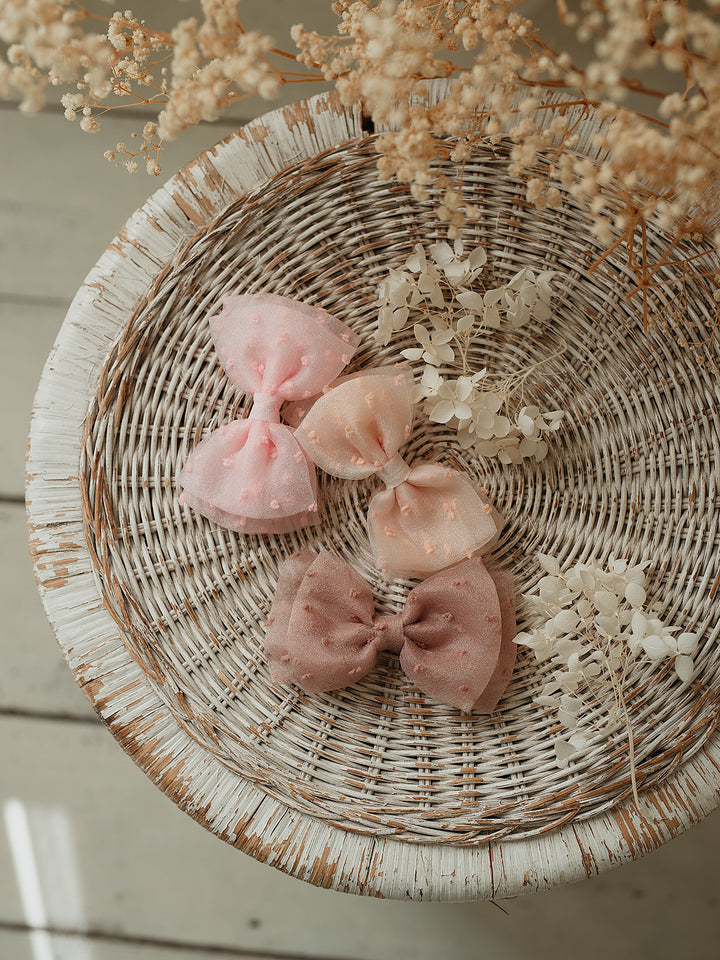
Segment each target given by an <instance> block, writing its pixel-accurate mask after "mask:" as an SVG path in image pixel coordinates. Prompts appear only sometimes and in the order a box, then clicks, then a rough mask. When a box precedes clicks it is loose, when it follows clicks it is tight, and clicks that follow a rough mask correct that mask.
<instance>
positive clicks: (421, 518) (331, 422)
mask: <svg viewBox="0 0 720 960" xmlns="http://www.w3.org/2000/svg"><path fill="white" fill-rule="evenodd" d="M412 387H413V377H412V372H411V371H410V369H409V368H408V367H406V366H395V367H379V368H377V369H374V370H370V371H367V372H361V373H359V374H355V375H351V376H349V377H347V378H344V379H343V380H341V381H340V383H339V384H338V385H337V386H334V387H332V388H331V389H330V390H328V392H327V393H325V394H324V395H323V396H321V397H319V398H318V399H317V400H316V402H315V404H314V405H313V406H312V408H311V409H310V411H309V413H308V414H307V416H306V417H305V419H304V420H303V421H302V423H301V424H300V426H299V427H298V428H297V430H296V431H295V436H296V437H297V439H298V441H299V442H300V444H301V445H302V447H303V448H304V450H305V452H306V453H307V454H308V456H309V457H311V459H313V460H314V461H315V463H316V464H317V465H318V466H319V467H321V468H322V469H323V470H325V471H326V472H327V473H331V474H333V475H334V476H337V477H345V478H346V479H354V480H360V479H363V478H365V477H369V476H372V474H374V473H376V474H377V475H378V476H379V477H380V478H381V479H382V480H383V481H384V483H385V486H386V489H385V490H382V491H380V492H378V493H376V494H375V495H374V496H373V498H372V500H371V501H370V505H369V507H368V534H369V537H370V545H371V548H372V549H373V551H374V553H375V555H376V557H377V560H378V563H379V565H380V567H381V569H382V571H383V573H385V574H386V575H405V576H423V575H425V574H428V573H432V572H433V571H435V570H441V569H442V568H443V567H448V566H450V565H451V564H453V563H457V562H458V561H459V560H462V559H464V558H466V557H469V556H471V555H472V554H473V553H475V552H476V551H478V550H481V549H483V548H484V547H487V546H489V545H490V543H492V541H493V540H494V539H495V538H496V537H497V534H498V532H499V530H500V529H501V527H502V524H503V519H502V517H501V516H500V514H499V513H498V512H497V510H495V509H494V507H493V506H492V505H491V504H490V503H489V501H488V500H487V499H486V498H485V497H483V495H482V494H481V493H480V491H479V490H478V489H477V487H476V486H475V485H474V484H473V483H472V482H471V481H470V480H469V479H468V477H466V476H465V475H464V474H462V473H460V472H459V471H457V470H452V469H450V468H449V467H446V466H443V465H441V464H437V463H425V462H422V463H418V464H415V465H413V466H410V464H408V463H406V461H405V460H403V458H402V457H401V456H400V454H399V453H398V450H399V448H400V447H401V446H402V445H403V444H404V443H405V442H406V441H407V440H408V439H409V438H410V432H411V429H412V420H413V400H412Z"/></svg>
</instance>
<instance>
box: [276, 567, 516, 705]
mask: <svg viewBox="0 0 720 960" xmlns="http://www.w3.org/2000/svg"><path fill="white" fill-rule="evenodd" d="M515 633H516V624H515V597H514V593H513V577H512V574H511V573H509V572H507V571H492V572H491V571H489V570H487V569H486V568H485V566H484V565H483V563H482V561H481V560H480V559H479V558H477V557H475V558H473V559H471V560H465V561H463V563H461V564H458V565H457V566H455V567H452V568H450V569H446V570H442V571H440V572H439V573H436V574H434V575H433V576H432V577H429V578H428V579H427V580H425V581H423V582H422V583H421V584H419V585H418V586H417V587H415V588H414V589H413V590H411V591H410V593H409V594H408V597H407V600H406V602H405V607H404V609H403V610H401V611H400V613H396V614H394V615H381V616H376V614H375V607H374V603H373V597H372V593H371V591H370V588H369V587H368V585H367V583H366V582H365V581H364V580H363V579H362V577H360V575H359V574H358V573H357V572H356V571H355V570H354V569H353V568H352V567H350V566H349V565H348V564H347V563H346V562H345V561H344V560H341V559H340V558H339V557H336V556H335V555H334V554H332V553H330V552H329V551H323V552H322V553H320V554H319V555H318V554H316V553H314V552H313V551H311V550H303V551H302V552H301V553H298V554H295V555H294V556H292V557H290V558H289V559H287V560H285V561H284V562H283V564H282V565H281V567H280V573H279V577H278V584H277V592H276V594H275V600H274V601H273V605H272V608H271V610H270V616H269V617H268V621H267V625H266V634H265V649H266V652H267V657H268V662H269V664H270V674H271V676H272V679H273V680H274V681H275V682H277V683H289V684H296V685H297V686H300V687H302V688H303V689H304V690H306V691H307V692H308V693H322V692H325V691H329V690H338V689H340V688H342V687H346V686H348V685H349V684H351V683H355V682H356V681H358V680H360V679H361V678H362V677H364V676H365V675H366V674H368V673H369V672H370V671H371V670H372V669H373V668H374V667H375V665H376V663H377V660H378V656H379V654H380V652H381V651H383V650H390V651H393V652H394V653H399V654H400V666H401V667H402V669H403V670H404V672H405V674H406V675H407V677H408V678H409V679H410V680H411V681H412V683H413V684H414V685H415V686H416V687H418V688H419V689H420V690H421V691H422V692H423V693H425V694H426V695H427V696H429V697H432V698H433V699H434V700H438V701H440V702H441V703H447V704H449V705H450V706H452V707H457V708H459V709H460V710H463V711H465V712H466V713H467V712H469V711H471V710H476V711H480V712H481V713H492V711H493V710H494V709H495V707H496V706H497V703H498V701H499V700H500V698H501V697H502V695H503V694H504V692H505V688H506V687H507V685H508V683H509V682H510V676H511V674H512V670H513V666H514V664H515V655H516V645H515V643H514V637H515Z"/></svg>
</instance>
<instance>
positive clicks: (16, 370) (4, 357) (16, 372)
mask: <svg viewBox="0 0 720 960" xmlns="http://www.w3.org/2000/svg"><path fill="white" fill-rule="evenodd" d="M67 307H68V303H67V302H65V301H62V300H58V301H42V300H38V301H36V302H32V301H31V300H30V299H29V298H23V299H21V300H19V301H13V300H8V299H7V298H3V297H2V295H0V330H2V333H3V349H2V351H0V498H2V497H10V498H14V499H21V498H22V496H23V493H24V490H25V450H26V448H27V439H28V432H29V430H30V414H31V412H32V404H33V399H34V397H35V391H36V390H37V385H38V383H39V382H40V375H41V374H42V371H43V367H44V365H45V361H46V359H47V356H48V354H49V353H50V348H51V347H52V344H53V341H54V339H55V337H56V336H57V334H58V331H59V330H60V326H61V325H62V321H63V318H64V317H65V312H66V310H67Z"/></svg>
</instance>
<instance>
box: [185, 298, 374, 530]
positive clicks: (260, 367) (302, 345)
mask: <svg viewBox="0 0 720 960" xmlns="http://www.w3.org/2000/svg"><path fill="white" fill-rule="evenodd" d="M210 333H211V335H212V339H213V342H214V344H215V347H216V349H217V353H218V357H219V359H220V362H221V364H222V366H223V368H224V369H225V371H226V373H227V375H228V377H229V378H230V379H231V380H232V382H233V383H234V385H235V386H236V387H237V388H238V389H239V390H242V391H243V392H244V393H247V394H253V405H252V408H251V410H250V413H249V415H248V417H247V418H246V419H243V420H234V421H232V422H231V423H229V424H225V425H224V426H222V427H220V428H219V429H218V430H215V431H213V432H212V433H211V434H210V435H209V436H208V437H206V438H205V439H204V440H203V441H202V442H201V443H200V444H199V446H198V447H197V448H196V449H195V450H194V451H193V453H192V454H191V456H190V458H189V460H188V462H187V463H186V465H185V468H184V469H183V471H182V472H181V474H180V485H181V486H182V487H183V494H182V499H183V502H185V503H187V504H188V505H189V506H191V507H192V508H194V509H195V510H197V511H198V513H201V514H202V515H203V516H206V517H208V518H209V519H211V520H213V521H215V522H216V523H219V524H220V525H221V526H224V527H228V528H229V529H230V530H234V531H236V532H238V533H286V532H288V531H290V530H295V529H297V528H298V527H303V526H308V525H310V524H314V523H317V521H318V506H317V480H316V477H315V470H314V468H313V465H312V463H311V462H310V461H309V459H308V457H307V456H306V455H305V453H304V451H303V450H302V448H301V447H300V446H299V444H298V442H297V440H296V439H295V437H294V435H293V432H292V430H291V429H290V428H289V427H288V426H287V425H286V424H283V423H280V408H281V406H282V404H283V403H284V402H285V401H287V400H291V401H297V400H303V399H307V398H308V397H310V396H313V395H314V394H316V393H318V392H319V391H320V390H321V389H322V388H323V387H324V386H326V385H327V384H328V383H329V382H330V381H331V380H332V379H333V378H334V377H336V376H337V374H338V373H339V372H340V370H341V369H342V368H343V366H344V365H345V364H346V363H347V362H348V361H349V360H350V358H351V356H352V354H353V353H354V351H355V349H356V348H357V345H358V343H359V338H358V336H357V335H356V334H354V333H353V332H352V331H351V330H350V329H349V328H348V327H346V326H345V324H343V323H341V322H340V321H339V320H337V319H336V318H335V317H333V316H331V314H329V313H327V311H325V310H323V309H321V308H320V307H313V306H310V305H308V304H304V303H300V302H299V301H296V300H290V299H288V298H286V297H279V296H275V295H274V294H245V295H242V296H232V297H225V298H224V299H223V309H222V312H221V313H220V314H219V315H218V316H215V317H212V318H211V319H210Z"/></svg>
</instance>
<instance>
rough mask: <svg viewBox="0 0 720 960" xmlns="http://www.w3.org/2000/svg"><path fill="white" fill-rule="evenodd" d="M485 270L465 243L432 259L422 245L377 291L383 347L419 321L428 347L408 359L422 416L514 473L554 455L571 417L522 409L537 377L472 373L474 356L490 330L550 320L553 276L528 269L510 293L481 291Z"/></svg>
mask: <svg viewBox="0 0 720 960" xmlns="http://www.w3.org/2000/svg"><path fill="white" fill-rule="evenodd" d="M486 265H487V252H486V251H485V249H484V247H482V246H476V247H474V248H472V249H471V250H470V252H469V253H468V252H466V250H465V244H464V242H463V241H462V240H461V239H457V240H455V241H454V244H453V245H452V246H451V245H450V244H449V243H444V242H443V243H434V244H431V245H430V246H429V247H428V249H427V251H426V250H425V248H424V247H423V245H422V244H416V245H415V247H414V252H413V253H412V254H411V255H410V256H409V257H408V258H407V260H406V261H405V263H404V264H403V267H402V269H400V270H391V271H390V272H389V274H388V276H387V277H385V278H384V279H383V280H382V281H381V282H380V284H379V286H378V307H379V310H378V328H377V333H376V338H377V339H378V340H379V341H380V342H381V343H383V344H388V343H389V342H390V341H391V340H392V338H393V336H394V335H395V334H397V333H398V332H399V331H401V330H403V329H404V328H405V327H406V325H407V324H408V323H409V322H410V320H414V321H415V322H414V324H413V334H414V336H415V339H416V340H417V342H418V343H419V344H420V346H419V347H408V348H406V349H404V350H402V351H401V353H402V356H403V357H404V358H405V359H406V360H409V361H411V362H420V361H421V362H422V363H423V364H424V367H423V369H422V374H421V376H420V380H419V382H418V384H417V385H416V388H415V399H416V401H418V402H421V401H425V402H424V403H423V407H422V409H423V411H424V413H425V414H426V415H427V416H428V418H429V419H430V420H431V421H433V422H435V423H443V424H447V425H448V426H450V427H453V428H455V429H456V430H457V434H458V438H459V441H460V444H461V446H462V447H463V448H465V449H468V448H470V447H472V448H473V449H475V450H476V451H477V452H478V453H479V454H481V455H482V456H486V457H498V459H499V460H500V461H501V463H508V464H509V463H521V462H522V461H523V460H524V459H533V460H536V461H540V460H543V459H544V458H545V457H546V456H547V453H548V450H549V447H548V443H547V439H546V438H547V437H548V436H549V435H550V434H552V433H555V432H556V431H557V430H558V429H559V428H560V425H561V421H562V419H563V417H564V416H565V413H564V411H562V410H555V411H552V412H544V411H541V410H540V408H539V407H537V406H520V407H519V408H517V407H516V406H514V405H513V403H512V400H513V397H514V394H515V393H516V392H517V391H518V389H519V388H520V387H521V386H522V384H523V382H524V379H525V378H526V376H527V373H528V372H529V371H527V372H522V371H519V372H518V373H517V374H516V375H515V376H514V377H511V378H505V379H500V378H499V377H497V376H493V375H492V374H491V373H489V372H488V370H487V369H485V368H483V369H482V370H472V369H471V367H470V362H469V359H468V355H469V351H468V348H469V345H470V343H471V342H472V340H473V338H476V337H478V336H482V335H483V334H484V333H485V331H486V330H488V329H494V328H497V327H501V326H502V325H503V324H507V325H509V326H510V327H512V328H517V327H520V326H522V325H524V324H526V323H531V322H533V321H541V320H547V319H548V318H549V317H550V313H551V311H550V302H551V298H552V285H551V284H552V277H553V274H552V272H551V271H543V272H542V273H540V274H538V275H537V276H536V275H535V273H534V272H533V271H532V270H531V269H530V268H527V267H526V268H523V269H522V270H520V271H519V272H518V273H517V274H516V275H515V276H514V277H512V278H511V279H510V281H509V282H508V283H506V284H504V285H503V286H501V287H492V288H489V289H485V290H484V291H483V289H482V275H483V270H484V268H485V267H486ZM420 320H423V321H424V322H420ZM458 364H459V366H460V372H459V375H458V376H451V375H450V373H449V371H448V368H451V369H452V367H453V365H454V366H455V367H457V366H458ZM440 368H442V369H443V373H440Z"/></svg>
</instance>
